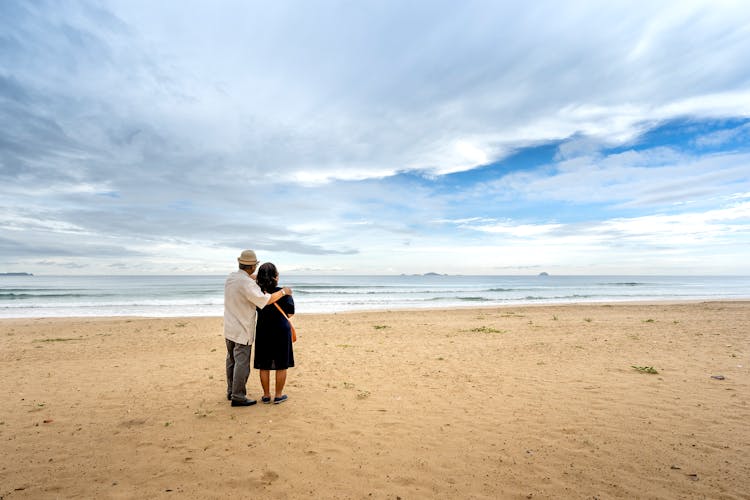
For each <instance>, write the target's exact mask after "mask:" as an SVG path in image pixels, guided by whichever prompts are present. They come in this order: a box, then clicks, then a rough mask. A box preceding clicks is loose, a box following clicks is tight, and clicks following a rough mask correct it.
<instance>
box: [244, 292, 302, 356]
mask: <svg viewBox="0 0 750 500" xmlns="http://www.w3.org/2000/svg"><path fill="white" fill-rule="evenodd" d="M279 290H281V288H276V290H274V291H279ZM276 303H277V304H278V305H279V307H281V308H282V309H283V310H284V312H285V313H286V314H287V315H290V314H294V299H292V297H291V296H289V295H285V296H283V297H281V299H279V300H278V301H277V302H276ZM253 366H254V367H255V369H256V370H286V369H287V368H291V367H293V366H294V350H293V349H292V329H291V328H290V326H289V321H287V319H286V318H285V317H284V316H282V314H281V312H279V310H278V309H276V306H275V305H273V304H268V305H267V306H266V307H264V308H263V309H258V323H257V324H256V327H255V361H254V363H253Z"/></svg>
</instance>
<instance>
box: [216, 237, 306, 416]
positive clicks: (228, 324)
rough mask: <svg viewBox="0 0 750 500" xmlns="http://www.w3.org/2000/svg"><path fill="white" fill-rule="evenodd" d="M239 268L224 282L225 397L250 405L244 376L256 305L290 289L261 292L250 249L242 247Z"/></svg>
mask: <svg viewBox="0 0 750 500" xmlns="http://www.w3.org/2000/svg"><path fill="white" fill-rule="evenodd" d="M237 262H239V270H238V271H235V272H233V273H231V274H230V275H229V276H228V277H227V281H226V283H225V284H224V337H225V339H224V340H225V341H226V344H227V399H228V400H230V401H231V402H232V406H251V405H254V404H255V403H256V401H255V400H254V399H248V398H247V390H246V385H247V378H248V376H249V375H250V354H251V351H252V347H253V341H254V340H255V322H256V320H257V311H256V309H255V308H256V307H259V308H261V309H262V308H263V307H265V306H266V305H267V304H273V303H274V302H276V301H277V300H279V299H280V298H281V297H283V296H284V295H291V294H292V290H291V289H289V288H286V287H284V288H282V289H281V290H279V291H278V292H274V293H271V294H268V293H263V292H262V291H261V289H260V287H259V286H258V284H257V283H255V280H254V279H253V273H254V272H255V268H256V267H257V265H258V259H257V258H256V256H255V252H253V251H252V250H244V251H243V252H242V254H241V255H240V256H239V257H238V258H237Z"/></svg>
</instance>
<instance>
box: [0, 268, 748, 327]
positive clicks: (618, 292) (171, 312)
mask: <svg viewBox="0 0 750 500" xmlns="http://www.w3.org/2000/svg"><path fill="white" fill-rule="evenodd" d="M282 278H283V279H282V283H281V284H282V285H284V286H289V287H291V288H292V289H293V291H294V302H295V306H296V310H297V313H298V314H299V313H335V312H344V311H357V310H394V309H422V308H432V309H441V308H452V307H467V306H481V307H484V306H503V305H516V304H567V303H614V302H628V301H695V300H724V299H730V300H737V299H750V276H537V275H532V276H454V275H434V274H430V275H399V276H338V275H337V276H310V275H306V276H294V275H288V276H283V277H282ZM225 279H226V276H183V275H166V276H154V275H151V276H40V275H35V276H2V275H0V318H28V317H35V318H45V317H81V316H146V317H180V316H221V315H222V314H223V307H224V296H223V295H224V280H225Z"/></svg>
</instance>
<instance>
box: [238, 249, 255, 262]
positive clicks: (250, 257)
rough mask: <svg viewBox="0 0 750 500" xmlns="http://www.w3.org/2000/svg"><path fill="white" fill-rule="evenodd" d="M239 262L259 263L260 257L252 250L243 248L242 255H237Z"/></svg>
mask: <svg viewBox="0 0 750 500" xmlns="http://www.w3.org/2000/svg"><path fill="white" fill-rule="evenodd" d="M237 262H239V263H240V264H247V265H252V264H257V263H258V258H257V257H256V256H255V252H253V251H252V250H243V251H242V253H241V254H240V256H239V257H237Z"/></svg>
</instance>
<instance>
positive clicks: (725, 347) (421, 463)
mask: <svg viewBox="0 0 750 500" xmlns="http://www.w3.org/2000/svg"><path fill="white" fill-rule="evenodd" d="M296 324H297V328H298V333H299V337H300V339H299V341H298V342H297V343H296V344H295V356H296V360H297V367H295V368H293V369H291V370H290V371H289V383H288V386H287V390H286V391H285V392H286V393H287V394H288V395H289V401H288V402H286V403H284V404H281V405H261V404H258V405H256V406H252V407H247V408H232V407H230V405H229V404H228V402H227V401H226V399H225V380H224V356H225V351H224V342H223V337H222V330H221V328H222V326H221V325H222V320H221V318H183V319H175V318H169V319H140V318H97V319H14V320H2V321H0V360H1V362H0V380H1V381H2V386H3V399H4V401H3V404H2V411H1V412H0V443H2V445H1V447H0V498H2V499H15V498H178V497H179V498H225V497H227V496H229V495H231V496H233V497H236V498H258V497H261V496H263V497H267V498H392V499H396V498H401V499H404V500H407V499H412V498H519V499H523V498H534V499H537V498H600V499H605V498H712V499H714V498H715V499H723V498H745V499H747V498H750V404H749V402H750V370H749V368H750V342H749V339H750V302H741V301H738V302H708V303H683V304H628V305H625V304H620V305H566V306H554V307H552V306H550V307H547V306H535V307H504V308H492V309H458V310H432V311H415V312H388V311H383V312H371V313H346V314H329V315H301V316H299V317H297V318H296ZM633 366H637V367H644V368H645V367H653V368H654V369H655V370H656V371H657V372H658V373H656V374H650V373H644V372H643V371H639V370H637V369H635V368H633ZM257 375H258V374H257V371H255V370H253V371H252V373H251V376H250V377H251V378H250V381H249V383H248V387H249V393H250V395H251V396H253V397H256V398H259V397H260V390H259V387H260V385H259V383H258V379H257ZM712 375H722V376H723V377H724V379H723V380H718V379H715V378H712V377H711V376H712Z"/></svg>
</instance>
